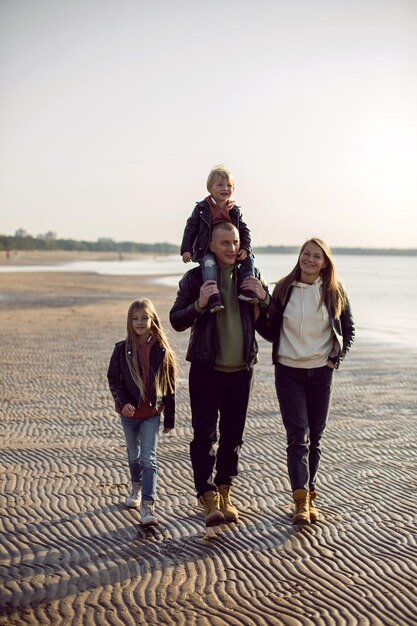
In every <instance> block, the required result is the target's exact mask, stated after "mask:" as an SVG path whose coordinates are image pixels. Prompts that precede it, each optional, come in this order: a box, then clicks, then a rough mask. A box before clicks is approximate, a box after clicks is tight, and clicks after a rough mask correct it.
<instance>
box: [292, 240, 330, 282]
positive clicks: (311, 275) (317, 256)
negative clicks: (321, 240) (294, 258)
mask: <svg viewBox="0 0 417 626" xmlns="http://www.w3.org/2000/svg"><path fill="white" fill-rule="evenodd" d="M299 264H300V269H301V282H302V283H307V284H310V285H311V284H312V283H314V281H315V280H316V278H318V277H319V276H320V272H321V270H322V269H323V268H324V267H326V265H327V262H326V257H325V256H324V252H323V250H322V249H321V248H320V246H318V245H317V244H316V243H313V242H310V243H308V244H307V245H306V247H305V248H304V250H303V251H302V253H301V254H300V260H299Z"/></svg>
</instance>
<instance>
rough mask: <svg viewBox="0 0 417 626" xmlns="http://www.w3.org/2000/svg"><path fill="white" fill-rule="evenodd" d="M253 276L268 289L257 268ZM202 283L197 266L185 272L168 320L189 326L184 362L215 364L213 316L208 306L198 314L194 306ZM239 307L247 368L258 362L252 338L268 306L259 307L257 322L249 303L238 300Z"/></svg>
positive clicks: (178, 327) (182, 327) (180, 328)
mask: <svg viewBox="0 0 417 626" xmlns="http://www.w3.org/2000/svg"><path fill="white" fill-rule="evenodd" d="M236 269H237V268H236ZM236 269H235V272H236ZM255 276H256V278H258V279H259V280H260V281H261V283H262V286H263V288H264V289H265V290H266V291H267V292H268V287H267V285H266V283H265V281H264V280H263V278H262V276H261V274H260V272H259V270H258V269H256V268H255ZM236 279H237V277H236V276H235V280H236ZM202 284H203V279H202V276H201V269H200V268H199V267H194V268H193V269H191V270H190V271H189V272H187V273H186V274H184V276H183V277H182V279H181V280H180V283H179V289H178V292H177V298H176V300H175V302H174V306H173V307H172V309H171V312H170V314H169V319H170V322H171V325H172V327H173V328H174V329H175V330H177V331H183V330H186V329H187V328H191V333H190V340H189V344H188V350H187V354H186V359H187V361H190V362H191V363H204V364H206V365H210V366H214V363H215V361H216V355H217V333H216V319H215V317H216V316H215V315H212V314H211V313H210V311H209V309H208V308H207V309H206V310H205V311H204V312H203V313H199V312H197V310H196V309H195V306H194V304H195V303H196V302H197V300H198V297H199V295H200V287H201V285H202ZM239 307H240V314H241V318H242V324H243V334H244V342H245V345H244V357H245V362H246V366H247V368H248V369H249V368H251V367H253V366H254V365H255V363H257V361H258V344H257V342H256V339H255V327H257V324H258V322H259V319H260V318H261V317H263V316H264V315H266V309H267V308H268V307H260V309H261V313H260V318H259V319H258V321H257V322H256V323H255V319H254V307H253V306H252V305H249V304H248V303H246V302H241V301H240V300H239Z"/></svg>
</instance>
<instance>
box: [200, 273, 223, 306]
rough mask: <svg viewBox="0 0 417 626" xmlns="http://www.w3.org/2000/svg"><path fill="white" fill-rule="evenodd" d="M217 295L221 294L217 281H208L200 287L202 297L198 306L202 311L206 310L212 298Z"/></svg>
mask: <svg viewBox="0 0 417 626" xmlns="http://www.w3.org/2000/svg"><path fill="white" fill-rule="evenodd" d="M215 293H219V288H218V287H217V283H216V281H215V280H206V282H205V283H203V284H202V285H201V287H200V295H199V297H198V306H199V307H200V309H205V308H206V306H207V305H208V301H209V298H210V296H213V295H214V294H215Z"/></svg>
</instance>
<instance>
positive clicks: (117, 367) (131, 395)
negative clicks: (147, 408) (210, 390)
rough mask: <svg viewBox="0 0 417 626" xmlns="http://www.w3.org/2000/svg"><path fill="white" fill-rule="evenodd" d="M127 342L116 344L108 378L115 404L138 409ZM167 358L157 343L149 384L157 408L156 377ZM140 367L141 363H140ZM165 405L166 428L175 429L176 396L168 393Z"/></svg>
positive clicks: (152, 351)
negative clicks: (126, 347) (129, 405)
mask: <svg viewBox="0 0 417 626" xmlns="http://www.w3.org/2000/svg"><path fill="white" fill-rule="evenodd" d="M125 345H126V340H124V341H119V342H118V343H116V345H115V348H114V350H113V354H112V356H111V359H110V364H109V369H108V371H107V378H108V381H109V387H110V391H111V393H112V396H113V398H114V401H115V403H116V404H117V405H118V406H120V407H123V406H124V405H125V404H128V403H130V404H133V406H135V407H138V406H139V403H140V393H139V389H138V387H137V385H136V383H135V381H134V380H133V378H132V375H131V373H130V370H129V366H128V364H127V362H126V355H125ZM128 355H129V356H128V358H132V356H131V355H132V353H131V351H129V352H128ZM164 358H165V349H164V348H162V347H161V346H160V345H159V344H157V343H155V344H154V345H153V346H152V348H151V353H150V355H149V378H150V380H149V382H150V398H149V399H150V403H151V404H152V406H153V407H155V406H156V400H157V398H156V390H155V375H156V372H157V371H158V369H159V368H160V366H161V364H162V361H163V360H164ZM139 367H140V363H139ZM162 404H163V405H164V428H173V427H174V423H175V396H174V394H172V393H168V394H167V395H166V396H163V397H162Z"/></svg>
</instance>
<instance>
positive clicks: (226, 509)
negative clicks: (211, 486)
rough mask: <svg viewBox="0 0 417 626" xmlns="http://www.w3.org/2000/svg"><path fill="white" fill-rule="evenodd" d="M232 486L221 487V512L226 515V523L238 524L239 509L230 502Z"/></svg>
mask: <svg viewBox="0 0 417 626" xmlns="http://www.w3.org/2000/svg"><path fill="white" fill-rule="evenodd" d="M230 489H231V487H230V485H220V487H219V494H220V510H221V512H222V513H223V515H224V518H225V520H226V522H238V521H239V514H238V512H237V508H236V507H235V506H233V504H232V503H231V501H230Z"/></svg>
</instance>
